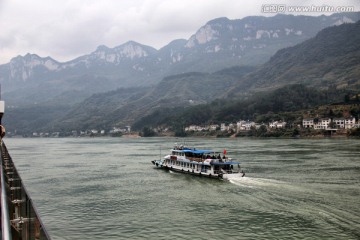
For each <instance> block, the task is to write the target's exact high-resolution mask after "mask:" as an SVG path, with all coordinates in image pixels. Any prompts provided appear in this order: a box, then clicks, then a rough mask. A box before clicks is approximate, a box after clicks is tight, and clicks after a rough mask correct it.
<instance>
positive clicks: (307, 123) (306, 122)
mask: <svg viewBox="0 0 360 240" xmlns="http://www.w3.org/2000/svg"><path fill="white" fill-rule="evenodd" d="M303 128H314V119H313V118H304V119H303Z"/></svg>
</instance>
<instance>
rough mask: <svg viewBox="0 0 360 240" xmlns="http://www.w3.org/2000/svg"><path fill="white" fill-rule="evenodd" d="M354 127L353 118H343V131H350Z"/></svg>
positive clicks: (354, 120)
mask: <svg viewBox="0 0 360 240" xmlns="http://www.w3.org/2000/svg"><path fill="white" fill-rule="evenodd" d="M355 126H356V119H355V118H354V117H349V118H345V129H350V128H353V127H355Z"/></svg>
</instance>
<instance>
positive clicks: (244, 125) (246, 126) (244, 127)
mask: <svg viewBox="0 0 360 240" xmlns="http://www.w3.org/2000/svg"><path fill="white" fill-rule="evenodd" d="M251 127H255V122H252V121H249V120H247V121H244V120H240V121H238V122H237V123H236V129H237V130H236V131H237V132H240V131H249V130H250V129H251Z"/></svg>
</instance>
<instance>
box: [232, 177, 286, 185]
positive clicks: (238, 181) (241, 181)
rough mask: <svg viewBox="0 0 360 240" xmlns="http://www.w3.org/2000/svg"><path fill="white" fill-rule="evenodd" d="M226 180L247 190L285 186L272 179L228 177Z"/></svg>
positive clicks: (283, 183)
mask: <svg viewBox="0 0 360 240" xmlns="http://www.w3.org/2000/svg"><path fill="white" fill-rule="evenodd" d="M228 180H229V182H231V183H232V184H235V185H237V186H241V187H248V188H262V187H280V186H284V185H285V184H286V183H285V182H282V181H278V180H274V179H266V178H252V177H241V176H237V175H234V176H229V177H228Z"/></svg>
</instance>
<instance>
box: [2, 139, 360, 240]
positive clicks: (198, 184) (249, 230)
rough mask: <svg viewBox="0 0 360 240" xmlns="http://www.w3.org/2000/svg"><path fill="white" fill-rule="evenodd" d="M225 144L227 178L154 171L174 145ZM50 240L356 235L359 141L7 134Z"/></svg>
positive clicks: (359, 203) (358, 235) (359, 215)
mask: <svg viewBox="0 0 360 240" xmlns="http://www.w3.org/2000/svg"><path fill="white" fill-rule="evenodd" d="M184 140H185V141H186V144H187V145H188V146H191V147H196V148H197V149H201V148H207V149H209V148H213V149H216V150H219V151H223V149H226V150H227V155H228V156H230V157H236V158H237V159H238V160H239V161H240V162H241V165H242V168H243V170H244V171H245V172H246V176H245V177H243V178H234V179H232V180H230V181H221V180H215V179H206V178H201V177H198V176H190V175H186V174H180V173H170V172H167V171H164V170H162V169H155V168H154V167H153V165H152V164H151V162H150V161H151V160H154V159H159V157H160V156H161V155H165V154H167V153H168V152H169V149H170V148H171V147H172V146H173V144H174V143H176V142H178V143H183V142H184ZM4 141H5V144H6V146H7V148H8V149H9V153H10V155H11V157H12V159H13V161H14V163H15V165H16V167H17V169H18V171H19V173H20V175H21V177H22V179H23V182H24V184H25V186H26V188H27V190H28V192H29V193H30V196H31V198H32V199H33V200H34V202H35V205H36V207H37V209H38V211H39V213H40V216H41V218H42V221H43V223H44V224H45V226H46V228H47V230H48V232H49V234H50V236H51V238H52V239H53V240H65V239H66V240H70V239H71V240H73V239H83V240H84V239H85V240H86V239H88V240H90V239H107V240H112V239H204V240H205V239H206V240H209V239H360V157H359V153H360V141H359V140H349V139H247V138H239V139H202V138H201V139H194V138H186V139H176V138H135V139H132V138H8V139H5V140H4Z"/></svg>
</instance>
